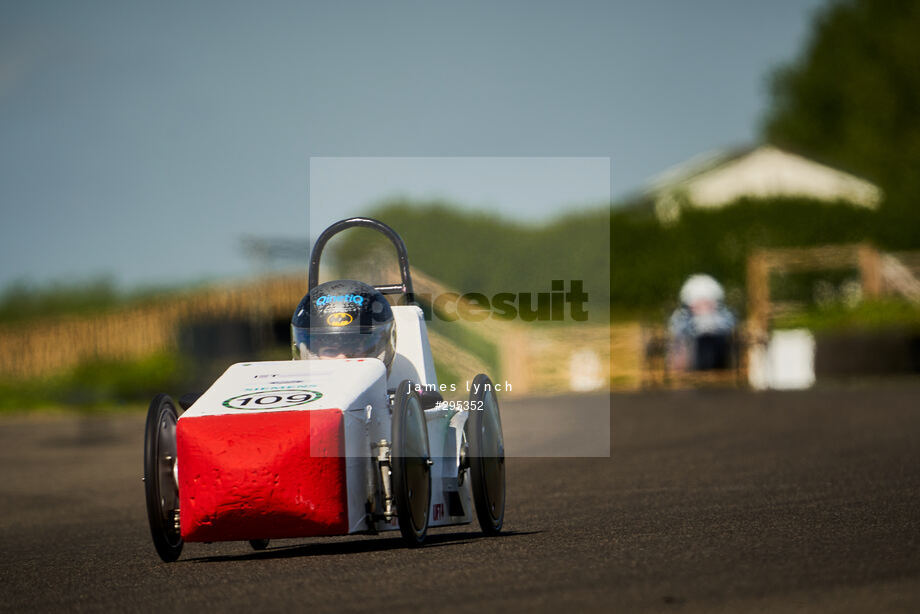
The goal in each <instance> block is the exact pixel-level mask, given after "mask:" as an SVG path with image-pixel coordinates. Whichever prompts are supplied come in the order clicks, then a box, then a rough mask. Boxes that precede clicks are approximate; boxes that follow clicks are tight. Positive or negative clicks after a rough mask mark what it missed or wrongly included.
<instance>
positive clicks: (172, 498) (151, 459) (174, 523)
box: [144, 394, 182, 563]
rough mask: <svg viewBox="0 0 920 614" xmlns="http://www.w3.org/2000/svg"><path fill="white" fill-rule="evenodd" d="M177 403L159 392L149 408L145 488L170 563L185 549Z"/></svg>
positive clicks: (153, 528) (154, 531)
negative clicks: (178, 478)
mask: <svg viewBox="0 0 920 614" xmlns="http://www.w3.org/2000/svg"><path fill="white" fill-rule="evenodd" d="M177 421H178V414H177V413H176V406H175V404H174V403H173V401H172V399H171V398H169V396H168V395H165V394H158V395H157V396H156V397H155V398H154V399H153V401H151V403H150V409H148V410H147V427H146V429H145V432H144V488H145V490H146V494H147V520H148V521H149V522H150V535H151V536H152V537H153V545H154V547H155V548H156V549H157V554H159V555H160V558H161V559H163V560H164V561H166V562H167V563H170V562H172V561H175V560H176V559H178V558H179V555H180V554H181V553H182V535H181V533H180V531H179V487H178V485H177V484H176V477H175V473H174V472H175V466H176V423H177Z"/></svg>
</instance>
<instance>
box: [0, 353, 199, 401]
mask: <svg viewBox="0 0 920 614" xmlns="http://www.w3.org/2000/svg"><path fill="white" fill-rule="evenodd" d="M184 373H185V370H184V369H183V361H182V359H181V358H180V357H178V356H175V355H172V354H154V355H151V356H147V357H144V358H142V359H140V360H135V361H124V362H122V361H111V360H95V361H91V362H86V363H83V364H81V365H78V366H77V367H76V368H74V369H71V370H69V371H67V372H64V373H61V374H58V375H54V376H50V377H44V378H34V379H25V380H11V379H9V378H4V379H2V380H0V412H10V411H20V410H33V409H53V408H61V407H64V408H70V409H80V410H85V411H101V410H108V409H115V408H118V407H123V406H129V407H137V406H138V405H146V403H148V402H149V401H150V399H152V398H153V396H154V395H156V394H157V393H159V392H166V391H172V392H173V393H176V394H178V393H179V392H181V390H180V388H181V386H182V385H183V381H184V379H185V378H184Z"/></svg>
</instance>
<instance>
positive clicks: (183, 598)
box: [0, 380, 920, 612]
mask: <svg viewBox="0 0 920 614" xmlns="http://www.w3.org/2000/svg"><path fill="white" fill-rule="evenodd" d="M608 403H610V404H611V406H612V414H611V415H612V421H611V434H612V438H613V439H612V442H613V445H612V449H611V454H610V456H609V457H605V458H581V459H571V458H511V459H509V461H508V507H507V516H506V524H505V528H506V531H507V532H506V533H505V534H504V535H502V536H500V537H495V538H483V537H481V536H480V535H479V534H478V533H477V531H476V528H475V526H465V527H458V528H447V529H439V530H437V531H434V532H433V533H432V534H431V535H430V543H429V544H428V545H427V546H426V547H424V548H421V549H417V550H408V549H405V548H403V547H402V545H401V543H400V541H399V540H398V539H397V538H395V537H393V536H392V534H386V535H381V536H377V537H363V536H354V537H349V538H322V539H301V540H284V541H280V542H273V543H272V546H271V547H270V549H268V550H266V551H264V552H252V551H251V550H250V549H249V546H248V545H247V544H243V543H223V544H213V545H205V544H187V545H186V548H185V551H184V552H183V554H182V558H181V559H180V560H179V562H177V563H173V564H164V563H161V562H160V560H159V559H158V558H157V556H156V553H155V552H154V549H153V546H152V544H151V541H150V537H149V534H148V529H147V525H146V517H145V511H144V501H143V486H142V483H141V481H140V479H139V477H140V475H141V471H142V440H143V427H144V417H143V416H142V415H137V414H132V415H121V416H117V417H108V418H83V419H76V418H60V417H34V416H33V417H28V418H4V419H2V420H0V467H2V472H3V473H2V475H3V479H2V481H0V505H2V507H0V540H2V542H0V550H2V557H0V597H2V598H0V609H2V610H4V611H24V610H33V611H34V610H41V611H47V610H53V611H61V610H68V611H69V610H81V611H82V610H91V611H97V610H103V611H137V610H141V611H160V612H164V611H196V610H197V611H200V612H212V611H266V610H267V611H278V610H296V611H301V610H302V611H313V612H327V611H328V612H369V611H374V610H384V609H385V610H386V611H391V612H399V611H408V610H412V611H426V612H441V611H477V610H478V611H488V612H491V611H496V610H504V611H515V612H516V611H530V612H540V611H552V612H558V611H560V610H563V611H572V612H575V611H627V612H632V611H680V612H696V611H706V612H710V611H725V612H738V611H757V610H760V611H770V612H775V611H815V610H819V611H824V610H832V611H854V612H865V611H912V612H917V611H920V548H918V545H920V383H918V382H916V380H914V381H913V382H907V383H905V382H900V383H897V384H884V385H879V386H874V387H863V388H853V387H850V388H836V389H825V390H821V389H819V390H815V391H809V392H795V393H769V394H760V395H757V394H752V393H746V392H741V391H717V390H710V391H696V392H661V393H646V394H637V395H615V396H613V397H610V398H608V397H607V396H606V395H604V396H581V397H576V396H571V397H562V398H556V399H543V400H529V401H518V402H514V403H511V402H507V403H505V404H504V406H503V414H504V415H505V423H506V433H505V435H506V438H508V439H511V440H513V439H514V438H515V437H518V435H519V434H520V433H523V432H524V431H526V428H525V426H526V425H527V424H528V420H526V418H527V417H530V416H533V417H536V418H539V419H540V420H542V421H543V422H544V423H545V425H546V426H545V431H546V438H547V441H556V442H558V441H559V438H560V437H564V436H565V435H564V433H565V432H566V429H565V421H564V420H563V421H560V420H559V419H558V418H555V422H553V420H554V419H553V418H551V416H557V417H558V416H566V413H565V412H566V410H570V409H572V408H595V409H597V408H600V409H601V410H603V411H606V408H607V406H608ZM560 432H561V433H562V435H560ZM525 435H526V437H528V438H529V440H528V441H529V443H528V446H534V447H532V448H530V449H531V451H533V450H534V449H538V448H539V446H540V440H539V438H538V437H536V436H535V435H534V432H533V428H532V427H530V431H528V432H526V433H525V434H524V435H521V436H525Z"/></svg>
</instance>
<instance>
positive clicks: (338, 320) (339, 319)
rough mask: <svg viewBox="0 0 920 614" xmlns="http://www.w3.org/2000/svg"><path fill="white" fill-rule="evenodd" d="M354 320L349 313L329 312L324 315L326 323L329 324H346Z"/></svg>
mask: <svg viewBox="0 0 920 614" xmlns="http://www.w3.org/2000/svg"><path fill="white" fill-rule="evenodd" d="M352 321H354V318H353V317H351V314H350V313H330V314H329V315H328V316H327V317H326V324H328V325H329V326H348V325H349V324H351V323H352Z"/></svg>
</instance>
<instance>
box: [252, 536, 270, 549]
mask: <svg viewBox="0 0 920 614" xmlns="http://www.w3.org/2000/svg"><path fill="white" fill-rule="evenodd" d="M268 541H269V540H267V539H250V540H249V545H250V546H252V549H253V550H265V549H266V548H268Z"/></svg>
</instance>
